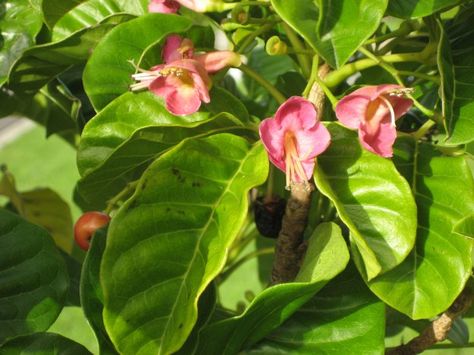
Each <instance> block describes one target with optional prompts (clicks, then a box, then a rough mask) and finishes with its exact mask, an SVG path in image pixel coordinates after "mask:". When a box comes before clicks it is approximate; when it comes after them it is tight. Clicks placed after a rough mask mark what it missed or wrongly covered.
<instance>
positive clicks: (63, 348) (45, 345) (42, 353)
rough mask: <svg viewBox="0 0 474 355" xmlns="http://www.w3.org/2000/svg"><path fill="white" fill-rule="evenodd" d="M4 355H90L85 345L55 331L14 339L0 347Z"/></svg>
mask: <svg viewBox="0 0 474 355" xmlns="http://www.w3.org/2000/svg"><path fill="white" fill-rule="evenodd" d="M0 352H1V353H2V354H3V355H22V354H28V355H56V354H61V355H90V354H91V353H90V351H89V350H87V349H86V348H85V347H84V346H83V345H81V344H79V343H76V342H75V341H73V340H71V339H68V338H65V337H63V336H62V335H59V334H55V333H35V334H31V335H26V336H21V337H18V338H15V339H12V340H10V341H8V342H6V343H5V344H3V345H2V346H1V347H0Z"/></svg>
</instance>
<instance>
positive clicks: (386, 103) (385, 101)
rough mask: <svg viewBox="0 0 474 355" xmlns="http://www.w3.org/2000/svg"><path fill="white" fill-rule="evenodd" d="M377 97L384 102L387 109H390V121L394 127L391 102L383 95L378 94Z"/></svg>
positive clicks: (393, 113) (393, 112)
mask: <svg viewBox="0 0 474 355" xmlns="http://www.w3.org/2000/svg"><path fill="white" fill-rule="evenodd" d="M379 98H380V99H381V100H382V101H383V102H384V103H385V105H386V106H387V108H388V110H389V111H390V121H391V124H392V127H395V111H394V110H393V106H392V104H391V103H390V101H389V100H387V99H386V98H385V97H383V95H380V96H379Z"/></svg>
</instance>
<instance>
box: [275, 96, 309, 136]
mask: <svg viewBox="0 0 474 355" xmlns="http://www.w3.org/2000/svg"><path fill="white" fill-rule="evenodd" d="M275 120H276V122H278V124H279V125H281V127H282V128H284V129H285V130H291V131H292V132H296V131H299V130H301V129H309V128H312V127H314V125H315V124H316V121H317V113H316V109H315V108H314V105H313V104H312V103H311V102H310V101H308V100H306V99H304V98H302V97H300V96H292V97H290V98H289V99H288V100H286V101H285V102H284V103H283V104H282V105H281V106H280V107H279V108H278V110H277V112H276V113H275Z"/></svg>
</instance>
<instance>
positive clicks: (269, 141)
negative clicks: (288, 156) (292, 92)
mask: <svg viewBox="0 0 474 355" xmlns="http://www.w3.org/2000/svg"><path fill="white" fill-rule="evenodd" d="M259 133H260V138H261V139H262V142H263V145H264V146H265V149H266V150H267V152H268V155H269V157H270V160H271V162H272V163H273V164H275V166H276V167H278V168H279V169H280V170H282V171H285V169H286V165H285V149H284V143H285V130H283V129H282V128H281V126H280V124H279V123H278V122H277V121H276V120H275V119H274V118H266V119H264V120H263V121H262V122H261V123H260V127H259Z"/></svg>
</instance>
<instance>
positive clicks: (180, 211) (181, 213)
mask: <svg viewBox="0 0 474 355" xmlns="http://www.w3.org/2000/svg"><path fill="white" fill-rule="evenodd" d="M178 213H179V214H180V215H182V216H184V215H185V214H186V213H185V212H184V211H183V210H178Z"/></svg>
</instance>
